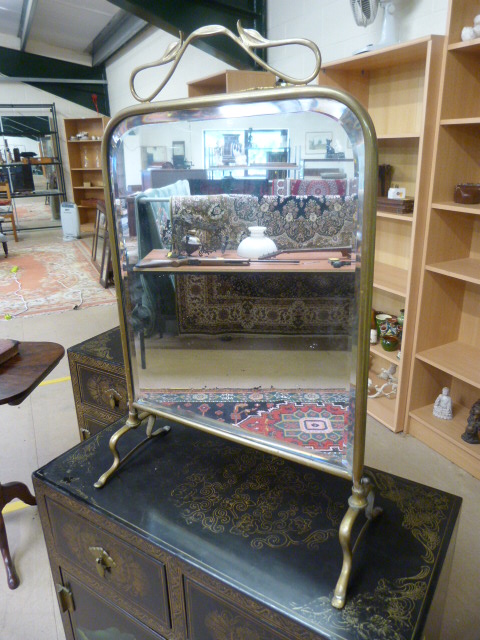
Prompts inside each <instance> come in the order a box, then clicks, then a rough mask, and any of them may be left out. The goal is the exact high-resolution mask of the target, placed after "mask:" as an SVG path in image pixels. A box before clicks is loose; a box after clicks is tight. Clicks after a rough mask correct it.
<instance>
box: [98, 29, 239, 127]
mask: <svg viewBox="0 0 480 640" xmlns="http://www.w3.org/2000/svg"><path fill="white" fill-rule="evenodd" d="M177 40H178V38H177V37H176V36H172V35H170V34H169V33H166V32H165V31H161V30H160V29H155V28H153V27H152V28H150V29H148V30H147V31H146V32H143V33H142V34H140V35H139V36H138V37H137V38H135V39H134V40H133V41H132V42H131V43H129V44H128V45H127V47H126V48H125V49H123V50H122V51H121V52H120V53H119V54H117V55H115V56H114V57H113V58H111V59H110V60H109V61H108V63H107V65H106V66H107V80H108V91H109V98H110V112H111V114H112V115H114V114H116V113H117V112H118V111H120V110H121V109H124V108H126V107H130V106H132V105H134V104H138V102H137V101H136V100H135V99H134V98H133V96H132V94H131V93H130V85H129V81H130V74H131V72H132V71H133V69H135V68H136V67H137V66H139V65H142V64H145V63H148V62H152V61H154V60H158V59H159V58H161V57H162V56H163V54H164V53H165V50H166V49H167V47H168V45H169V44H171V43H172V42H175V41H177ZM169 68H170V65H165V66H163V67H156V68H154V69H148V70H146V71H143V72H142V73H141V74H140V75H139V76H138V79H137V80H136V81H135V89H136V91H137V93H138V94H139V95H140V96H146V95H149V94H150V93H151V92H152V91H153V90H154V89H155V88H156V87H157V86H158V85H159V84H160V82H161V81H162V79H163V78H164V77H165V75H166V73H167V72H168V70H169ZM224 69H232V67H231V66H230V65H228V64H226V63H225V62H223V61H222V60H217V59H216V58H214V57H213V56H211V55H209V54H207V53H204V52H203V51H201V50H200V49H197V48H196V47H193V46H190V47H188V49H187V50H186V52H185V54H184V56H183V58H182V60H181V61H180V63H179V65H178V67H177V69H176V70H175V73H174V75H173V77H172V78H171V80H170V82H169V83H168V84H167V85H166V87H165V88H164V89H163V90H162V92H161V94H160V96H159V97H157V98H155V100H173V99H178V98H186V97H187V95H188V90H187V82H190V81H191V80H198V79H199V78H204V77H205V76H209V75H212V74H214V73H217V72H219V71H223V70H224Z"/></svg>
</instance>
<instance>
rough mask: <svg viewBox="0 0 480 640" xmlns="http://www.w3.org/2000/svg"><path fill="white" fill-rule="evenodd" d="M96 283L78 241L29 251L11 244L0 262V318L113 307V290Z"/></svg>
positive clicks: (57, 243) (85, 253)
mask: <svg viewBox="0 0 480 640" xmlns="http://www.w3.org/2000/svg"><path fill="white" fill-rule="evenodd" d="M14 268H16V269H17V270H16V271H12V269H14ZM98 279H99V276H98V272H97V270H96V269H95V267H94V266H93V265H92V263H91V261H90V254H89V252H88V250H87V249H86V247H85V245H84V244H83V243H82V242H81V241H78V240H74V241H73V242H63V240H61V239H59V238H58V239H53V240H52V242H51V243H50V244H49V245H46V246H42V245H40V246H38V247H31V248H21V247H19V245H18V244H17V243H13V242H11V243H9V256H8V259H6V260H0V318H5V317H6V316H8V315H10V316H12V317H16V316H22V317H27V316H31V315H36V314H42V313H58V312H61V311H69V310H71V309H74V308H80V309H81V308H84V307H92V306H95V305H100V304H107V303H109V304H111V303H113V302H114V301H115V293H114V290H113V289H104V288H103V287H102V286H101V285H100V283H99V281H98Z"/></svg>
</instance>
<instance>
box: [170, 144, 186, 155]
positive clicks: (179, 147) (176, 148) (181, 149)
mask: <svg viewBox="0 0 480 640" xmlns="http://www.w3.org/2000/svg"><path fill="white" fill-rule="evenodd" d="M172 155H173V156H182V158H184V157H185V142H183V141H181V140H177V141H175V140H174V141H173V142H172Z"/></svg>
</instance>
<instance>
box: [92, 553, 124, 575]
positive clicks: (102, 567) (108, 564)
mask: <svg viewBox="0 0 480 640" xmlns="http://www.w3.org/2000/svg"><path fill="white" fill-rule="evenodd" d="M88 550H89V551H90V553H91V554H92V555H93V557H94V558H95V563H96V567H97V573H98V575H99V576H100V577H101V578H104V577H105V571H111V569H112V568H113V567H116V566H117V565H116V564H115V561H114V560H113V558H111V557H110V556H109V555H108V553H107V552H106V551H105V549H103V548H102V547H88Z"/></svg>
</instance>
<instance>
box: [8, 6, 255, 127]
mask: <svg viewBox="0 0 480 640" xmlns="http://www.w3.org/2000/svg"><path fill="white" fill-rule="evenodd" d="M265 7H266V0H222V1H221V0H162V1H159V0H112V2H107V0H81V2H78V1H77V0H0V82H1V81H2V76H3V80H4V81H7V79H8V81H9V82H11V81H12V80H15V81H18V82H26V83H28V84H31V85H33V86H35V87H38V88H41V89H44V90H45V91H48V92H50V93H53V94H54V95H58V96H60V97H63V98H66V99H68V100H72V101H73V102H76V103H78V104H81V105H83V106H86V107H88V108H90V109H91V108H93V103H92V97H93V96H95V103H98V108H99V110H100V112H101V113H104V114H106V115H108V114H109V107H108V92H107V88H106V74H105V61H106V60H108V59H109V58H110V57H111V56H112V55H113V54H114V53H116V52H117V51H119V50H120V49H121V48H122V47H123V46H124V45H125V44H126V43H127V42H129V41H130V40H131V39H132V38H133V37H134V36H135V35H137V34H138V33H140V31H142V30H143V29H145V28H146V27H147V26H154V27H158V28H160V29H162V30H164V31H167V32H168V33H172V34H174V35H176V36H177V37H178V33H179V31H183V32H184V33H185V34H189V33H191V32H192V31H193V30H195V29H197V28H198V27H201V26H205V25H208V24H221V25H223V26H225V27H227V28H229V29H230V30H232V31H234V32H236V23H237V21H238V20H241V21H242V24H243V26H244V27H251V28H254V29H256V30H257V31H259V32H260V33H261V34H262V35H265V31H266V9H265ZM197 42H198V46H200V47H202V48H203V49H205V50H206V51H208V52H209V53H211V54H213V55H215V56H216V57H218V58H221V59H222V60H224V61H226V62H228V63H229V64H231V65H232V66H234V67H238V68H251V67H252V62H251V60H250V58H248V56H247V54H245V53H244V52H243V51H242V50H241V49H240V48H239V47H237V46H236V45H235V44H234V43H233V42H232V41H231V40H229V39H228V38H225V37H222V36H216V37H215V38H213V39H211V40H208V41H207V42H206V43H205V42H202V41H197ZM196 44H197V43H196ZM259 55H262V52H261V51H260V52H259Z"/></svg>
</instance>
